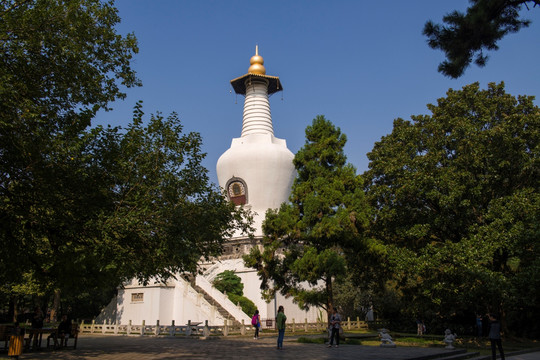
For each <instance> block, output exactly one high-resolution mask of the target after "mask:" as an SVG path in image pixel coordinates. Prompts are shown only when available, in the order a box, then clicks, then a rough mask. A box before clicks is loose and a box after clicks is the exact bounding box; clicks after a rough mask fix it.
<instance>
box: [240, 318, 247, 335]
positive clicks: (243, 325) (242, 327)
mask: <svg viewBox="0 0 540 360" xmlns="http://www.w3.org/2000/svg"><path fill="white" fill-rule="evenodd" d="M240 334H241V335H246V325H245V324H244V319H242V325H240Z"/></svg>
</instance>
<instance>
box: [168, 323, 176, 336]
mask: <svg viewBox="0 0 540 360" xmlns="http://www.w3.org/2000/svg"><path fill="white" fill-rule="evenodd" d="M175 327H176V326H175V325H174V320H173V321H172V323H171V328H170V329H169V336H174V334H175V330H176V329H175Z"/></svg>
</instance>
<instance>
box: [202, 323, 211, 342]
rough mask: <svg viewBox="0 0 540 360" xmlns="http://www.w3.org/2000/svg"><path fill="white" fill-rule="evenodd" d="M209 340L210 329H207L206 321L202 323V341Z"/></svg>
mask: <svg viewBox="0 0 540 360" xmlns="http://www.w3.org/2000/svg"><path fill="white" fill-rule="evenodd" d="M209 338H210V328H209V327H208V320H205V321H204V329H203V339H209Z"/></svg>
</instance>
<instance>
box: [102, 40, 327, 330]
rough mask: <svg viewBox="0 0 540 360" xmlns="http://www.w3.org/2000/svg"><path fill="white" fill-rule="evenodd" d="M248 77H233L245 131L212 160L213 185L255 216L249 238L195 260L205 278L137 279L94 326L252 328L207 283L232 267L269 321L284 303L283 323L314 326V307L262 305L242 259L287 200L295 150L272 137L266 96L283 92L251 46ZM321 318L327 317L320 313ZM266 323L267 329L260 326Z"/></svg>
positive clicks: (275, 302)
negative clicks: (270, 213)
mask: <svg viewBox="0 0 540 360" xmlns="http://www.w3.org/2000/svg"><path fill="white" fill-rule="evenodd" d="M250 65H251V66H250V67H249V69H248V72H247V74H245V75H243V76H241V77H238V78H236V79H233V80H231V85H232V87H233V89H234V91H235V92H236V93H237V94H240V95H243V96H245V101H244V112H243V120H242V133H241V135H240V137H239V138H234V139H232V143H231V147H230V148H229V149H228V150H227V151H225V153H223V155H221V157H220V158H219V160H218V162H217V175H218V181H219V184H220V186H221V187H222V188H224V189H226V190H227V191H226V192H227V197H228V199H229V201H232V202H233V203H234V204H236V205H237V206H244V207H245V208H247V209H249V210H251V211H252V212H253V213H254V224H253V225H254V228H255V233H254V235H255V236H254V237H251V238H250V237H248V236H245V235H244V234H241V233H237V234H235V235H234V236H233V237H232V238H231V239H227V241H226V244H225V247H224V252H223V255H222V256H220V257H219V258H217V259H214V261H212V262H202V263H200V268H201V269H202V272H203V273H202V275H197V276H196V277H195V278H194V279H191V281H187V280H185V279H184V278H183V277H182V276H177V279H171V280H169V281H168V282H167V283H166V284H163V283H159V282H154V283H151V284H149V285H146V286H143V285H141V284H139V283H138V282H137V281H136V280H133V281H132V282H131V283H129V284H124V287H123V288H121V289H119V293H118V296H117V298H116V299H115V300H113V302H111V304H110V305H109V307H108V309H106V310H105V311H104V312H103V313H102V314H101V315H100V317H98V319H97V321H98V322H99V321H100V320H101V321H110V322H116V323H118V324H127V323H129V321H131V323H132V324H142V322H143V320H144V321H145V323H146V324H155V323H156V321H157V320H159V323H160V324H170V323H171V322H172V321H173V320H174V322H175V324H186V323H187V322H188V320H191V321H192V322H204V321H205V320H208V323H209V324H210V325H221V324H223V323H224V320H225V319H228V320H232V321H239V322H241V321H242V320H243V321H244V323H246V324H249V323H250V315H252V314H244V313H243V312H242V310H241V309H240V307H239V306H237V305H236V304H233V303H231V302H230V301H229V299H228V298H227V297H226V296H225V295H224V294H222V293H221V292H219V291H218V290H217V289H215V288H214V287H213V286H212V281H213V280H214V278H215V277H216V276H217V275H218V274H220V273H222V272H223V271H225V270H232V271H234V272H235V273H236V275H238V276H239V277H240V278H241V279H242V283H243V284H244V296H246V297H247V298H248V299H250V300H251V301H253V302H254V303H255V305H256V306H257V308H258V310H259V312H260V315H261V318H262V319H263V320H265V319H274V318H275V316H276V312H277V310H276V309H277V307H278V306H279V305H283V306H284V307H285V313H286V314H287V318H288V319H291V320H292V319H295V321H296V322H304V321H305V320H307V321H308V322H315V321H316V320H317V318H318V317H320V316H321V313H320V311H319V309H315V308H312V309H311V310H310V311H304V310H301V309H300V308H299V307H298V306H297V305H296V304H293V302H292V299H291V298H284V297H283V296H281V295H279V294H278V295H276V297H275V298H274V299H273V300H272V301H270V302H269V303H267V302H266V301H265V300H264V299H263V298H262V296H261V289H260V285H261V281H260V279H259V277H258V275H257V272H256V270H255V269H252V268H247V267H245V265H244V262H243V260H242V256H243V255H245V254H247V253H248V252H249V251H250V249H251V248H252V247H253V246H258V245H260V243H261V239H262V229H261V226H262V222H263V220H264V217H265V213H266V210H268V209H277V208H279V207H280V205H281V204H282V203H283V202H286V201H287V200H288V197H289V195H290V192H291V186H292V183H293V180H294V177H295V169H294V165H293V158H294V155H293V153H292V152H291V151H290V150H289V149H288V148H287V145H286V141H285V140H283V139H279V138H276V137H275V136H274V130H273V125H272V116H271V112H270V103H269V99H268V98H269V96H270V95H272V94H274V93H276V92H278V91H281V90H282V89H283V88H282V85H281V82H280V80H279V77H276V76H269V75H266V70H265V68H264V60H263V58H262V57H261V56H260V55H259V54H258V48H257V47H256V49H255V55H254V56H253V57H251V60H250ZM323 316H325V315H323ZM263 325H264V324H263Z"/></svg>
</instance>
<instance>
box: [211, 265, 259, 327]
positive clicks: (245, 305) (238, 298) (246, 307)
mask: <svg viewBox="0 0 540 360" xmlns="http://www.w3.org/2000/svg"><path fill="white" fill-rule="evenodd" d="M212 285H214V287H215V288H216V289H218V290H219V291H221V292H222V293H226V294H227V297H228V298H229V300H231V302H233V303H234V304H239V305H240V306H241V307H242V311H243V312H244V313H246V314H247V315H248V316H250V317H251V316H252V315H253V314H254V313H255V310H257V306H255V304H254V303H253V301H251V300H250V299H248V298H247V297H245V296H244V284H242V279H241V278H240V277H239V276H238V275H236V274H235V273H234V271H232V270H225V271H224V272H222V273H219V274H218V275H217V276H216V278H215V279H214V281H213V282H212Z"/></svg>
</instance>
